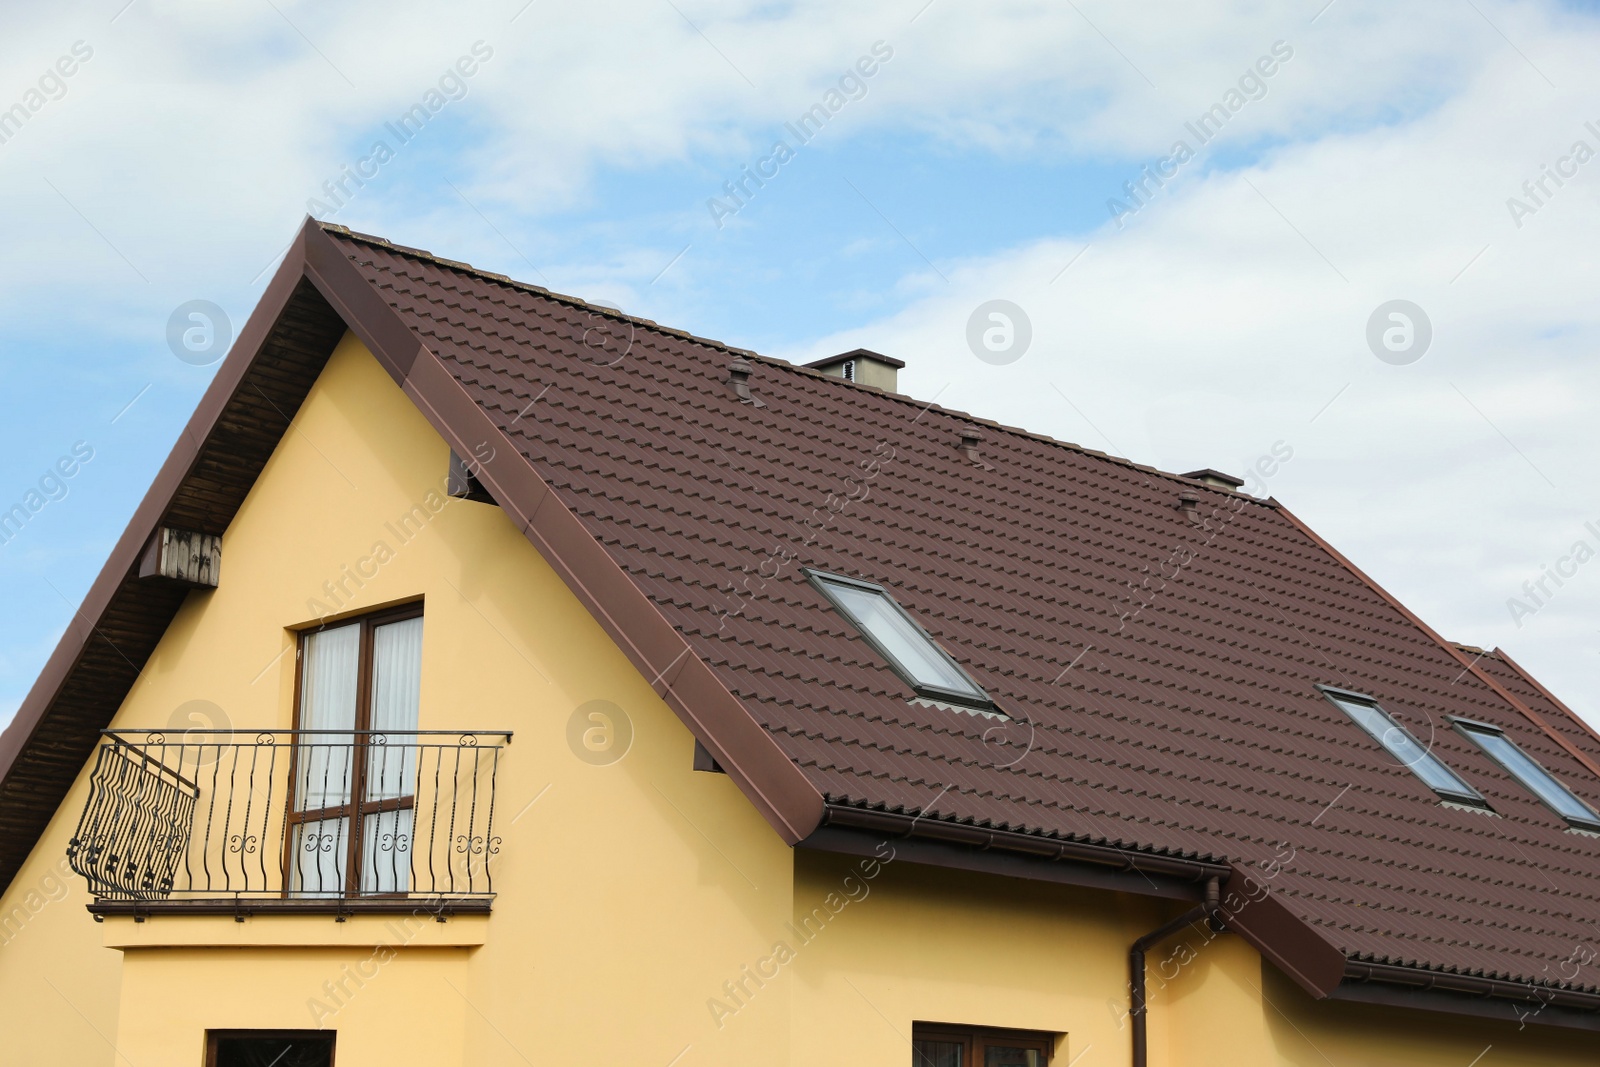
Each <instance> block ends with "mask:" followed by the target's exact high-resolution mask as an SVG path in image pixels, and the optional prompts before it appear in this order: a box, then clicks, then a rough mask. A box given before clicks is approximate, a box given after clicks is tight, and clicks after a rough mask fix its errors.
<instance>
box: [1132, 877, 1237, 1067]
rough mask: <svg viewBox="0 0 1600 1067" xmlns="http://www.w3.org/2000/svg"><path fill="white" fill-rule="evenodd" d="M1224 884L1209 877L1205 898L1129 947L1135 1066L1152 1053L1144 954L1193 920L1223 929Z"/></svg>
mask: <svg viewBox="0 0 1600 1067" xmlns="http://www.w3.org/2000/svg"><path fill="white" fill-rule="evenodd" d="M1221 902H1222V887H1221V883H1220V882H1219V880H1218V879H1217V877H1216V875H1212V876H1211V877H1210V878H1207V879H1206V898H1205V900H1204V901H1203V902H1202V903H1200V904H1197V905H1195V906H1194V907H1193V908H1190V909H1189V910H1188V911H1186V912H1184V913H1183V914H1182V915H1180V916H1178V917H1177V918H1176V919H1173V920H1172V921H1171V922H1169V923H1167V924H1165V925H1163V926H1158V927H1156V928H1155V929H1154V930H1152V931H1150V932H1149V933H1148V934H1145V935H1144V936H1143V937H1141V938H1140V939H1139V940H1137V941H1135V942H1134V943H1133V945H1132V947H1130V948H1129V949H1128V977H1129V979H1130V990H1131V991H1130V994H1129V997H1128V1005H1129V1007H1128V1016H1129V1018H1130V1019H1131V1020H1132V1022H1133V1067H1147V1064H1148V1057H1149V1045H1148V1038H1147V1036H1146V1034H1145V1015H1146V1013H1147V1011H1148V1003H1147V1002H1146V1000H1145V985H1144V954H1145V953H1146V952H1147V951H1149V950H1150V949H1152V948H1154V947H1156V946H1157V945H1159V944H1160V943H1161V942H1163V941H1165V940H1166V939H1167V938H1169V937H1171V936H1172V935H1173V934H1175V933H1177V932H1178V931H1179V930H1182V929H1183V928H1184V927H1185V926H1188V925H1189V924H1190V923H1195V922H1199V921H1200V920H1201V919H1209V920H1210V921H1211V929H1213V930H1216V931H1219V932H1220V931H1221V929H1222V924H1221V921H1220V919H1219V918H1218V913H1219V911H1220V909H1221Z"/></svg>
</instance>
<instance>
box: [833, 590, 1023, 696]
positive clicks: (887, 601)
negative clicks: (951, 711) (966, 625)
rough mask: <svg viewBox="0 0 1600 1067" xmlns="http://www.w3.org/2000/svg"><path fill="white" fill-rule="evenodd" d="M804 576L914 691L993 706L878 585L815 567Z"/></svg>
mask: <svg viewBox="0 0 1600 1067" xmlns="http://www.w3.org/2000/svg"><path fill="white" fill-rule="evenodd" d="M806 577H808V578H810V579H811V583H812V584H813V585H815V586H816V587H817V588H818V589H819V590H821V591H822V594H823V595H824V596H826V597H827V598H828V601H829V602H830V603H831V604H832V605H833V606H834V608H835V609H836V610H837V611H838V612H839V613H840V614H841V615H843V616H844V617H845V618H847V619H849V620H850V621H851V622H852V623H853V624H855V627H856V629H857V630H859V631H861V636H862V637H865V638H866V639H867V643H868V644H870V645H871V646H872V647H873V648H874V649H875V650H876V651H877V653H878V654H879V655H880V656H882V657H883V658H884V659H885V660H886V661H888V664H889V666H890V667H892V668H894V672H895V673H896V674H898V675H899V676H900V677H901V678H902V679H904V680H905V682H906V684H908V685H910V686H911V688H912V689H915V690H916V691H917V694H918V695H919V696H923V697H929V698H931V699H934V700H943V701H948V702H950V703H952V704H961V705H964V706H966V707H971V708H981V709H989V708H993V707H994V701H992V700H991V699H989V694H988V693H986V692H984V691H983V687H982V686H980V685H979V684H978V683H977V682H974V681H973V680H972V678H971V677H969V676H968V674H967V672H966V671H964V670H962V669H961V665H960V664H959V663H957V662H956V661H955V660H954V659H952V658H951V657H950V655H949V653H947V652H945V650H944V649H942V648H940V647H939V646H938V644H936V643H935V642H934V640H933V638H931V637H929V636H928V634H927V631H925V630H924V629H923V628H922V627H921V626H919V625H917V621H916V620H915V619H913V618H912V617H911V616H910V615H909V614H908V613H907V612H906V609H905V608H902V607H901V606H900V605H899V604H897V603H896V602H895V599H894V598H893V597H891V596H890V595H889V594H888V593H887V592H885V591H884V589H883V587H882V586H881V585H873V584H872V583H871V582H862V581H857V580H856V579H854V578H844V577H841V576H839V575H837V574H824V573H822V572H820V571H810V570H808V571H806Z"/></svg>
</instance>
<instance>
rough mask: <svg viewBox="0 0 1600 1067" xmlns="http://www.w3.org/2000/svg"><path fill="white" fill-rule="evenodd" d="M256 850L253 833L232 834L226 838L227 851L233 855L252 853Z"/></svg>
mask: <svg viewBox="0 0 1600 1067" xmlns="http://www.w3.org/2000/svg"><path fill="white" fill-rule="evenodd" d="M255 850H256V835H255V834H234V835H233V836H231V837H230V838H228V851H229V852H232V853H234V854H235V855H242V854H248V853H253V852H255Z"/></svg>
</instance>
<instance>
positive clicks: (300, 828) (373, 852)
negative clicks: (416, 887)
mask: <svg viewBox="0 0 1600 1067" xmlns="http://www.w3.org/2000/svg"><path fill="white" fill-rule="evenodd" d="M421 681H422V605H420V604H416V605H411V606H409V607H407V608H404V609H400V610H397V611H388V612H383V613H380V614H375V615H369V616H365V617H363V618H359V619H352V620H350V621H348V622H344V623H339V624H336V625H333V626H327V627H324V628H322V629H320V630H314V631H311V632H308V633H305V634H303V635H302V636H301V638H300V650H299V686H298V689H299V693H298V699H297V703H296V708H295V729H296V730H297V731H298V732H297V733H296V735H295V751H294V760H293V769H292V781H291V787H290V791H289V815H288V821H289V827H290V831H291V832H290V833H288V834H285V835H284V837H285V856H284V864H285V867H286V868H287V871H286V875H287V877H285V879H284V885H285V886H287V887H288V892H289V895H290V896H297V897H329V896H357V895H382V894H396V893H406V892H409V891H410V888H411V862H412V843H413V841H414V839H415V834H414V817H415V812H416V792H417V783H416V776H417V748H416V744H417V735H416V730H417V710H418V694H419V691H420V688H421Z"/></svg>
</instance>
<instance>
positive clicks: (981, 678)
mask: <svg viewBox="0 0 1600 1067" xmlns="http://www.w3.org/2000/svg"><path fill="white" fill-rule="evenodd" d="M846 362H848V363H850V364H851V366H850V367H849V371H848V373H849V379H848V380H847V378H846V377H845V374H846V369H845V367H844V364H845V363H846ZM897 367H898V364H897V361H895V360H891V359H888V358H886V357H882V356H880V355H879V354H877V353H873V352H870V351H865V350H858V351H855V352H851V353H845V354H844V355H843V356H841V357H838V358H836V359H835V360H832V361H823V362H822V364H821V365H819V366H815V367H809V368H807V367H795V366H791V365H789V364H787V363H784V362H782V361H778V360H772V359H766V358H763V357H760V356H758V355H756V354H754V353H751V352H746V351H741V350H738V349H731V348H728V347H726V346H724V345H721V344H717V343H714V342H711V341H707V340H703V339H701V338H697V337H693V336H690V335H688V334H685V333H682V332H680V331H676V330H671V329H667V328H664V327H661V326H658V325H656V324H655V323H652V322H648V321H645V320H640V319H634V318H629V317H627V316H624V315H621V314H620V313H617V312H615V311H612V310H609V309H606V308H601V307H597V306H591V305H588V304H584V303H582V302H580V301H577V300H573V299H570V298H567V297H562V296H558V295H556V294H553V293H550V292H547V291H545V290H543V289H540V288H538V287H536V286H530V285H525V284H521V283H518V282H514V281H512V280H511V279H509V278H506V277H503V276H499V275H493V274H487V273H484V272H482V271H477V270H474V269H472V268H471V267H468V266H466V265H465V264H461V263H455V262H451V261H448V260H444V259H440V258H438V257H436V256H433V255H430V254H428V253H425V252H419V251H416V250H413V249H407V248H402V247H398V246H395V245H392V244H390V243H388V242H386V241H383V240H380V239H377V238H372V237H366V236H361V235H358V234H354V233H350V232H349V231H347V230H344V229H342V228H340V227H337V226H330V225H326V224H318V223H314V222H308V223H307V224H306V225H305V226H304V228H303V229H302V230H301V232H300V234H299V236H298V237H297V239H296V241H295V242H294V244H293V246H292V247H291V249H290V251H289V253H288V254H287V256H286V258H285V260H284V262H283V265H282V266H281V267H280V268H279V270H278V272H277V274H276V275H275V277H274V278H273V280H272V282H271V284H270V285H269V287H268V288H267V290H266V293H265V295H264V296H263V298H262V300H261V303H260V306H259V307H258V308H257V310H256V312H255V313H254V315H253V316H252V317H251V319H250V320H249V322H248V323H247V324H246V326H245V327H244V329H243V330H242V331H241V333H240V336H239V339H238V341H237V342H236V344H235V345H234V348H233V352H232V354H231V355H230V356H229V357H228V358H227V360H226V361H225V362H224V363H223V364H222V365H221V366H220V368H219V370H218V373H217V376H216V379H215V381H214V382H213V384H212V386H211V388H210V390H209V391H208V392H207V394H206V396H205V397H204V399H203V400H202V402H201V404H200V406H199V409H198V410H197V412H196V413H195V415H194V417H193V419H192V421H191V422H190V424H189V426H188V428H187V429H186V430H185V432H184V434H183V436H182V437H181V439H180V440H179V441H178V443H177V445H176V446H175V448H174V450H173V453H172V456H171V458H170V459H169V460H168V461H167V463H166V464H165V466H164V467H163V468H162V469H161V472H160V474H159V476H158V477H157V479H156V482H155V484H154V486H153V487H152V488H151V489H150V491H149V494H148V495H147V496H146V497H145V499H144V502H143V503H142V504H141V505H140V507H139V509H138V511H137V512H136V514H135V515H134V517H133V519H132V521H131V523H130V525H129V527H128V529H127V532H126V533H125V534H124V535H123V536H122V538H121V540H120V541H119V542H118V543H117V545H116V547H115V549H114V551H113V552H112V554H111V558H110V560H109V561H108V562H107V564H106V566H105V569H104V570H103V571H102V573H101V575H100V577H99V579H98V580H97V581H96V582H95V584H94V585H93V587H92V588H91V590H90V591H89V593H88V595H87V597H86V599H85V602H84V604H83V606H82V609H81V611H80V612H79V613H78V616H77V619H76V620H75V621H74V623H73V624H72V625H71V627H70V628H69V629H68V631H67V633H66V634H65V635H64V636H63V638H62V639H61V643H60V646H59V647H58V648H57V650H56V652H55V653H54V655H53V656H52V657H51V658H50V660H49V662H48V664H47V665H46V667H45V669H44V672H43V674H42V675H41V676H40V678H39V680H38V682H37V683H36V685H35V686H34V688H33V689H32V691H31V692H30V694H29V695H28V697H27V699H26V700H25V702H24V703H23V704H22V706H21V708H20V709H19V711H18V713H17V716H16V718H15V720H14V722H13V723H12V724H11V725H10V726H9V727H8V728H7V730H6V731H5V733H4V735H3V737H0V885H3V886H4V895H3V897H0V936H3V944H0V1034H3V1038H0V1041H3V1048H4V1053H3V1056H0V1058H3V1059H4V1061H5V1062H6V1063H7V1064H17V1065H35V1064H52V1065H54V1064H60V1063H71V1064H105V1065H123V1064H131V1065H134V1067H152V1065H158V1064H160V1065H166V1064H195V1065H197V1067H198V1065H200V1064H214V1065H217V1067H232V1065H239V1064H267V1063H279V1064H283V1065H289V1064H294V1065H319V1067H320V1065H324V1064H329V1063H332V1062H334V1059H335V1057H337V1062H338V1064H339V1065H340V1067H364V1065H369V1064H370V1065H379V1064H382V1065H389V1064H395V1063H428V1064H440V1065H449V1064H475V1065H476V1064H506V1065H514V1064H524V1063H591V1062H592V1063H618V1064H624V1063H625V1064H642V1065H660V1067H673V1065H682V1067H694V1065H699V1064H752V1063H756V1064H792V1065H795V1067H799V1065H802V1064H805V1065H809V1064H819V1063H827V1064H861V1065H884V1064H897V1065H898V1064H908V1063H912V1064H917V1065H921V1067H957V1065H959V1067H966V1065H968V1064H982V1065H985V1067H996V1065H1016V1064H1021V1065H1034V1067H1038V1065H1043V1064H1046V1063H1050V1064H1055V1065H1057V1067H1067V1065H1070V1064H1074V1063H1081V1064H1083V1065H1084V1067H1095V1065H1097V1064H1100V1065H1115V1067H1122V1065H1126V1064H1134V1065H1138V1067H1144V1065H1146V1064H1148V1065H1151V1067H1191V1065H1195V1067H1198V1065H1213V1064H1216V1065H1222V1064H1228V1065H1236V1064H1263V1065H1265V1064H1273V1065H1277V1064H1294V1065H1307V1067H1312V1065H1325V1064H1332V1065H1335V1067H1345V1065H1364V1064H1380V1063H1382V1064H1388V1063H1407V1064H1423V1065H1438V1067H1468V1065H1470V1064H1474V1063H1479V1062H1481V1063H1483V1064H1484V1065H1485V1067H1494V1065H1499V1064H1559V1065H1564V1064H1574V1065H1575V1064H1580V1063H1581V1064H1591V1063H1593V1062H1595V1059H1596V1052H1597V1050H1600V969H1597V968H1600V959H1597V955H1600V928H1597V926H1596V921H1597V920H1600V815H1596V808H1597V806H1600V737H1597V736H1596V735H1595V733H1594V732H1593V730H1591V729H1590V728H1589V727H1588V726H1587V725H1586V724H1585V723H1584V722H1583V721H1582V720H1580V719H1579V718H1578V717H1577V716H1576V715H1574V714H1573V713H1572V712H1571V711H1570V710H1569V709H1568V708H1567V707H1566V706H1565V705H1563V704H1562V703H1561V702H1560V701H1559V700H1558V699H1557V698H1556V697H1555V696H1554V695H1552V694H1551V693H1550V692H1548V691H1547V690H1546V689H1544V688H1543V687H1542V686H1541V685H1540V684H1539V683H1538V682H1537V681H1535V680H1534V679H1533V678H1531V677H1530V676H1529V675H1528V674H1527V673H1526V672H1525V671H1523V670H1522V669H1521V668H1520V667H1519V666H1518V665H1517V664H1516V662H1515V661H1514V660H1513V659H1512V658H1511V657H1510V656H1509V655H1507V654H1505V653H1504V652H1499V651H1484V650H1480V649H1472V648H1467V647H1464V646H1458V645H1456V644H1453V643H1451V642H1449V641H1447V640H1445V639H1444V638H1442V637H1441V636H1440V635H1439V634H1437V633H1436V632H1434V631H1433V630H1432V629H1430V628H1429V627H1428V626H1427V625H1426V624H1425V623H1424V622H1423V621H1421V620H1420V619H1418V618H1417V617H1416V616H1415V615H1413V614H1412V613H1411V612H1409V611H1407V610H1406V608H1405V607H1404V606H1403V605H1401V604H1400V603H1399V602H1397V601H1396V600H1395V599H1394V598H1393V597H1391V596H1389V595H1388V594H1387V593H1385V592H1384V591H1383V590H1382V589H1381V588H1379V587H1378V586H1377V585H1376V584H1375V583H1374V582H1372V581H1371V580H1370V579H1369V578H1367V577H1366V576H1365V575H1363V574H1362V573H1361V572H1360V571H1359V570H1358V569H1357V568H1356V567H1355V566H1353V565H1352V564H1351V563H1350V562H1349V561H1348V560H1347V559H1345V558H1344V557H1343V556H1341V555H1339V553H1338V552H1337V551H1336V550H1334V549H1333V548H1332V547H1331V546H1329V545H1328V544H1327V543H1325V542H1324V541H1322V540H1321V539H1320V538H1319V537H1317V535H1316V534H1315V533H1313V532H1312V531H1311V530H1310V529H1308V528H1307V527H1306V526H1305V525H1304V524H1303V523H1301V522H1300V521H1299V520H1298V519H1297V518H1296V517H1295V516H1294V515H1293V514H1292V513H1291V512H1290V511H1289V510H1288V509H1287V508H1285V507H1284V506H1283V505H1282V504H1280V503H1279V502H1277V501H1274V500H1261V499H1257V498H1255V497H1253V496H1250V495H1248V494H1245V493H1243V492H1241V491H1240V483H1239V482H1238V481H1237V480H1236V479H1232V478H1230V477H1229V476H1227V475H1224V474H1219V473H1218V472H1215V471H1195V472H1191V473H1190V474H1189V475H1184V476H1179V475H1173V474H1168V473H1163V472H1161V471H1157V470H1154V469H1151V468H1149V467H1144V466H1140V465H1137V464H1134V463H1130V462H1128V461H1125V460H1122V459H1118V458H1114V457H1111V456H1106V455H1103V454H1100V453H1097V452H1093V451H1090V450H1087V449H1083V448H1079V447H1077V446H1074V445H1069V444H1064V443H1061V442H1058V441H1053V440H1050V439H1048V438H1045V437H1042V436H1039V435H1037V434H1031V433H1027V432H1024V431H1021V430H1017V429H1012V428H1008V427H1003V426H999V425H996V424H994V423H991V422H986V421H984V420H982V419H977V418H973V417H971V416H968V415H964V414H960V413H958V412H953V411H949V410H945V409H942V408H939V407H937V406H934V405H933V404H930V403H926V402H923V401H918V400H915V399H912V398H908V397H905V396H901V395H898V394H896V393H895V392H894V391H893V382H894V373H895V371H896V369H897Z"/></svg>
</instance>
